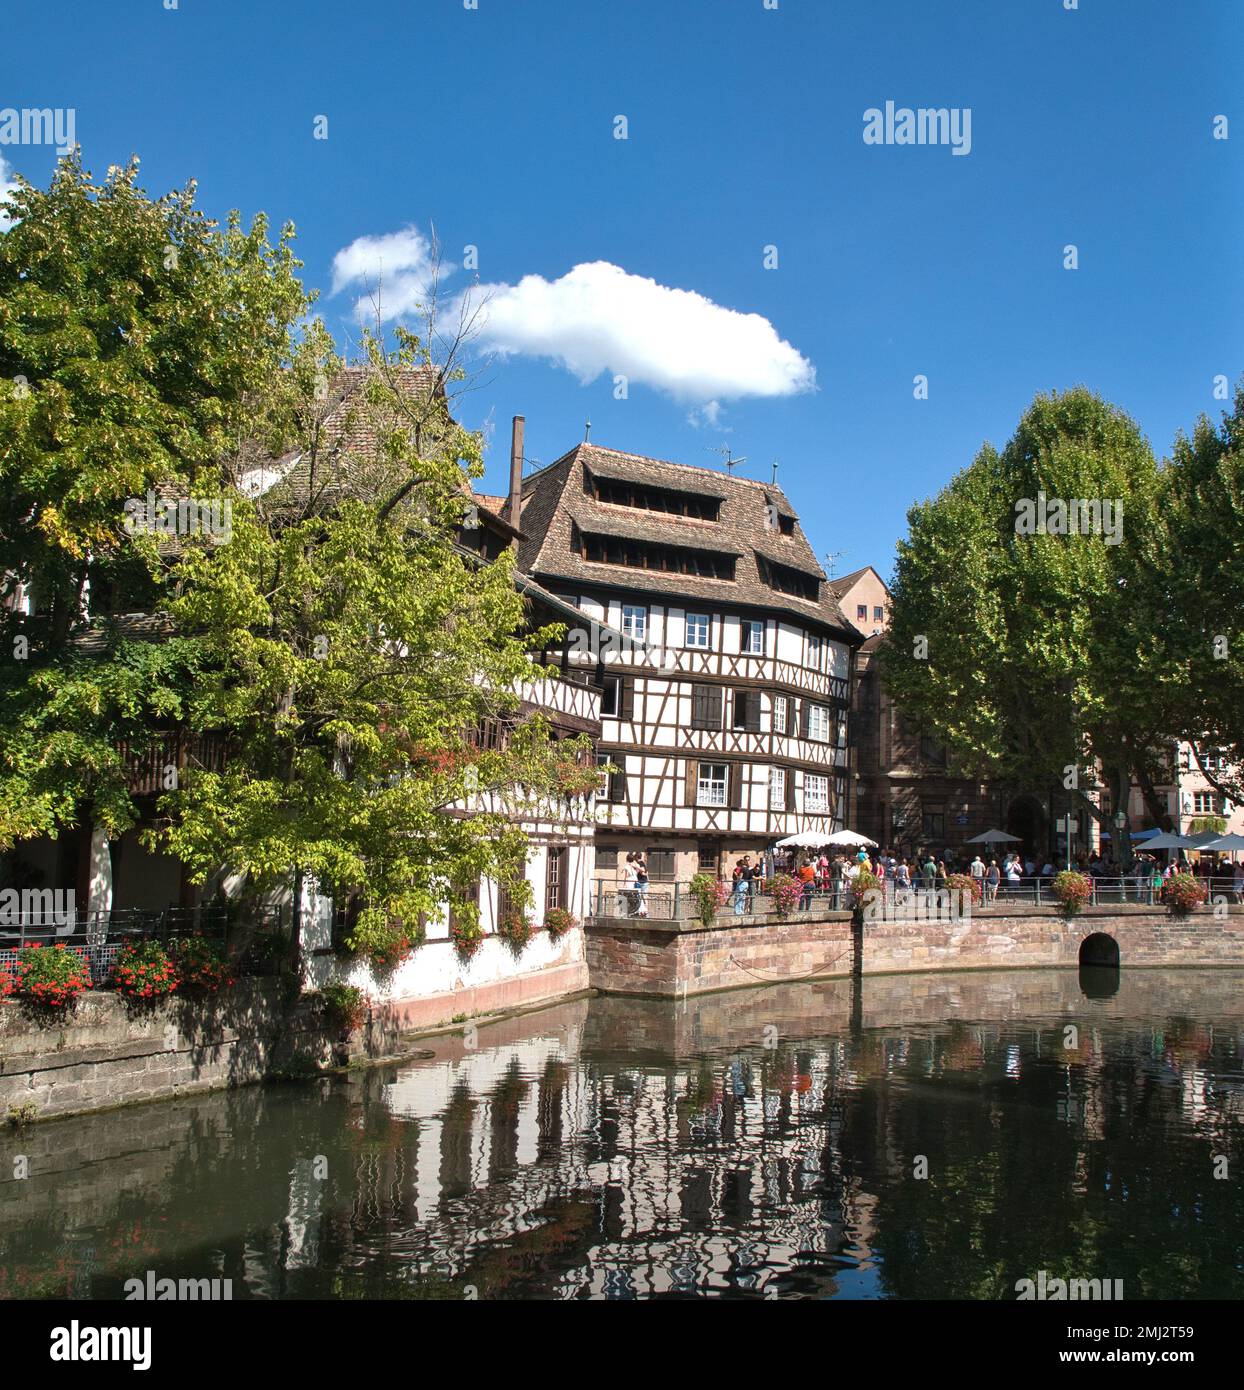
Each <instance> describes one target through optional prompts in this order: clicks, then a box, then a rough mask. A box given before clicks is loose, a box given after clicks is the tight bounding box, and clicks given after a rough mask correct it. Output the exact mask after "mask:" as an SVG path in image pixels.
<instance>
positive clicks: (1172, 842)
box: [1145, 834, 1196, 849]
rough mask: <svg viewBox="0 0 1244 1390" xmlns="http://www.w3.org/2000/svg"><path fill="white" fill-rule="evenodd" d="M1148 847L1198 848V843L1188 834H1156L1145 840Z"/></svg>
mask: <svg viewBox="0 0 1244 1390" xmlns="http://www.w3.org/2000/svg"><path fill="white" fill-rule="evenodd" d="M1145 848H1146V849H1196V845H1195V844H1194V843H1193V842H1192V841H1191V840H1189V839H1188V837H1187V836H1186V835H1170V834H1166V835H1155V836H1154V837H1153V839H1152V840H1146V841H1145Z"/></svg>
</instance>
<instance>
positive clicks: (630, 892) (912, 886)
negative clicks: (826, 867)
mask: <svg viewBox="0 0 1244 1390" xmlns="http://www.w3.org/2000/svg"><path fill="white" fill-rule="evenodd" d="M1089 878H1090V881H1091V883H1092V892H1091V894H1090V897H1089V905H1090V906H1094V907H1095V906H1110V905H1118V904H1131V905H1133V906H1137V905H1139V906H1146V907H1160V906H1162V903H1163V900H1162V884H1161V883H1160V882H1159V883H1157V884H1155V883H1154V882H1153V878H1152V875H1151V874H1126V875H1121V876H1120V875H1116V876H1113V877H1104V876H1102V877H1093V876H1092V875H1090V876H1089ZM1197 880H1198V882H1200V883H1202V884H1204V885H1205V887H1206V889H1207V890H1208V893H1209V899H1210V902H1211V903H1212V902H1216V901H1225V902H1227V903H1228V904H1231V905H1241V904H1244V891H1241V892H1238V893H1237V892H1236V890H1235V880H1234V877H1231V878H1223V877H1218V878H1202V877H1200V876H1199V875H1198V876H1197ZM725 886H726V887H727V889H728V890H729V896H728V897H727V898H726V900H725V902H724V903H723V904H722V906H721V907H720V908H719V909H718V912H717V915H718V916H719V917H727V916H747V915H753V914H755V913H767V912H770V911H772V906H773V903H772V898H771V897H770V896H769V895H768V894H766V893H765V892H763V890H762V889H761V888H760V886H759V885H758V884H753V885H752V887H751V889H750V891H747V892H744V893H739V892H737V890H736V889H735V888H734V887H733V886H732V885H730V884H729V883H727V884H726V885H725ZM944 887H945V884H944V883H942V884H938V883H932V884H929V885H926V884H925V882H924V879H923V878H922V877H920V876H917V877H916V878H915V879H914V880H912V881H911V882H910V883H908V884H906V885H904V884H901V883H900V882H899V881H898V880H896V879H893V878H887V879H885V880H884V881H883V883H882V888H883V891H884V894H885V899H884V906H885V908H886V909H888V908H891V907H893V906H895V905H896V904H898V905H902V904H904V903H906V902H914V901H915V900H916V899H917V898H918V897H919V895H922V894H924V893H926V892H927V891H928V890H929V889H930V888H931V889H933V890H934V891H936V890H938V889H944ZM982 890H983V892H984V901H983V902H982V903H980V904H976V905H974V907H973V910H974V911H977V912H980V911H988V910H989V909H991V908H997V909H1006V908H1014V907H1020V906H1030V907H1034V908H1049V907H1054V906H1056V905H1057V902H1058V900H1057V898H1056V897H1055V896H1054V878H1053V877H1052V876H1046V877H1042V876H1039V875H1038V876H1035V877H1025V878H1019V879H1009V880H1008V879H1002V880H1001V881H1000V882H999V883H998V884H997V885H990V884H989V883H983V884H982ZM591 901H592V915H593V916H595V917H598V918H627V919H635V920H642V919H643V918H645V917H646V918H648V919H649V920H655V921H665V922H677V921H687V920H693V919H697V918H698V917H699V915H700V908H699V902H698V900H697V899H696V897H695V896H694V894H692V892H691V891H690V886H689V884H687V883H654V882H651V881H650V882H649V883H648V885H647V887H646V888H644V889H643V890H640V889H637V888H632V887H627V886H626V885H625V884H623V883H620V882H615V881H613V880H610V879H596V880H594V881H593V884H592V896H591ZM806 901H807V908H805V906H804V903H803V902H801V903H800V904H799V906H798V907H796V908H795V912H800V911H804V910H810V909H811V908H814V907H819V908H820V910H821V911H832V912H844V911H850V909H851V907H852V900H851V892H850V880H841V879H838V880H831V881H830V883H829V885H828V886H823V885H821V884H819V883H818V884H817V885H815V886H814V887H813V890H812V892H811V894H810V895H808V897H807V899H806Z"/></svg>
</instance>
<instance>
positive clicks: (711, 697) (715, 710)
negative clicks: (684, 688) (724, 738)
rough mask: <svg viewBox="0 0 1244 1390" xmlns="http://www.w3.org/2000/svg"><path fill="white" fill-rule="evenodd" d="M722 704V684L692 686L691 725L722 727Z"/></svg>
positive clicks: (701, 727) (710, 727)
mask: <svg viewBox="0 0 1244 1390" xmlns="http://www.w3.org/2000/svg"><path fill="white" fill-rule="evenodd" d="M721 704H722V701H721V686H719V685H693V686H692V687H691V727H692V728H693V729H720V728H721Z"/></svg>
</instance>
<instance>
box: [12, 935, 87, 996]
mask: <svg viewBox="0 0 1244 1390" xmlns="http://www.w3.org/2000/svg"><path fill="white" fill-rule="evenodd" d="M12 973H13V986H12V992H13V993H14V994H18V995H21V996H22V997H23V998H26V999H28V1000H30V1002H31V1003H33V1004H41V1005H42V1006H43V1007H45V1008H49V1009H63V1008H65V1007H66V1006H67V1005H69V1004H72V1003H73V1001H74V1000H75V999H77V997H78V995H80V994H81V993H82V991H83V990H84V989H90V987H91V972H90V967H89V966H88V965H87V963H86V961H85V959H84V958H83V956H82V954H81V952H79V951H77V950H72V951H71V950H69V949H68V948H67V947H66V946H65V943H64V942H63V941H59V942H57V943H56V945H55V946H27V947H26V948H25V949H24V950H23V951H22V952H21V954H20V955H19V956H18V958H17V964H16V965H15V966H14V967H13V972H12Z"/></svg>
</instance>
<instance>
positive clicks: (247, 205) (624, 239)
mask: <svg viewBox="0 0 1244 1390" xmlns="http://www.w3.org/2000/svg"><path fill="white" fill-rule="evenodd" d="M164 2H165V0H114V3H110V4H108V5H101V4H98V3H94V2H93V0H61V3H58V4H56V5H55V6H46V5H45V6H34V5H28V6H21V7H10V8H9V9H8V12H7V13H6V16H5V29H6V42H5V45H4V55H3V58H0V76H2V77H3V83H2V84H0V107H17V108H21V107H26V106H39V107H45V106H52V107H58V106H63V107H73V108H74V110H75V112H76V133H77V137H78V139H79V140H80V141H81V143H82V146H83V152H84V158H85V160H86V163H87V165H88V167H90V168H93V169H94V170H95V171H96V172H97V173H102V171H103V170H104V169H105V167H106V166H107V165H108V164H110V163H120V162H123V161H124V160H125V158H126V157H127V156H128V155H129V154H130V153H131V152H135V153H137V154H139V155H140V157H141V159H142V164H143V183H144V184H145V186H146V187H147V188H148V190H149V191H151V192H152V193H159V192H163V191H165V190H166V189H167V188H169V187H172V186H175V185H179V184H181V183H182V182H184V181H185V180H186V179H187V178H189V177H194V178H196V179H197V180H198V182H199V191H200V200H201V203H202V205H203V206H204V207H205V208H206V210H207V211H208V212H209V213H210V214H212V215H215V216H222V215H223V214H224V213H225V212H226V211H227V210H228V209H229V208H231V207H238V208H240V209H241V210H242V212H243V214H244V215H245V216H247V217H249V216H250V215H252V214H253V213H255V212H256V211H258V210H266V211H267V212H268V213H269V214H270V215H271V217H272V218H273V220H274V221H275V222H277V223H280V222H282V221H284V220H287V219H289V220H292V221H294V223H295V224H296V226H297V228H298V232H299V242H298V245H299V253H300V255H301V258H302V259H303V260H304V262H305V269H304V272H303V274H304V278H305V279H306V281H307V283H308V284H311V285H315V286H319V287H320V288H321V289H322V290H323V291H324V297H323V298H322V300H321V306H320V307H321V309H322V311H323V312H324V313H325V316H326V318H327V321H328V323H329V325H330V327H331V328H332V329H333V330H334V332H336V333H337V334H338V335H339V337H340V339H341V341H343V342H344V341H345V339H346V337H347V336H348V335H349V334H351V333H352V332H353V322H354V309H353V306H354V303H355V300H356V298H357V297H358V292H359V290H360V288H361V285H362V283H363V282H362V281H360V280H355V281H354V282H347V283H346V284H345V285H344V287H343V288H342V289H340V290H339V292H338V293H336V294H330V293H329V292H330V290H331V289H332V286H333V281H334V274H333V263H334V257H336V256H337V254H338V253H339V252H340V251H342V250H343V248H346V247H348V246H351V245H352V244H354V243H357V242H358V241H359V239H360V238H378V237H386V236H391V235H392V234H395V233H403V232H404V237H402V238H399V239H398V240H397V241H395V242H389V243H381V244H380V247H379V248H377V247H375V246H372V248H371V249H372V252H373V254H375V253H377V252H378V250H379V251H380V252H383V254H385V255H387V256H388V257H389V260H388V262H386V263H385V264H386V269H385V283H386V285H393V286H394V287H400V284H401V278H400V275H398V276H396V277H395V276H394V275H392V274H390V271H391V270H392V269H394V262H395V258H396V257H397V256H398V252H400V251H401V250H402V249H403V248H405V250H406V251H407V253H408V255H409V258H410V259H411V261H412V264H411V265H410V266H409V268H408V273H409V274H410V275H413V276H416V277H417V276H418V274H419V267H418V265H417V264H414V262H417V260H418V254H417V252H412V248H417V246H418V239H417V237H416V234H415V233H414V232H412V231H409V230H407V229H411V228H414V229H417V230H418V232H419V233H422V234H426V233H427V232H428V231H429V229H430V228H431V227H433V226H435V229H436V233H437V235H438V237H439V239H440V241H441V244H442V247H443V254H444V256H445V258H446V260H447V261H449V262H453V263H458V262H460V261H461V260H462V257H463V248H464V247H465V246H466V245H468V244H469V245H474V246H476V247H478V262H479V264H478V274H479V279H480V280H481V281H482V282H484V283H486V284H488V285H491V286H495V287H497V289H496V290H495V292H494V293H495V296H496V298H495V301H494V302H495V304H496V306H497V313H498V315H499V316H501V317H506V319H507V322H506V325H505V326H503V327H501V328H498V329H496V330H495V333H494V339H493V342H494V346H500V347H508V348H511V349H515V348H519V349H521V350H517V351H513V352H512V353H511V355H509V356H507V357H504V358H497V359H496V360H494V362H493V364H492V366H491V367H490V368H489V370H488V372H487V374H486V378H485V382H484V385H483V386H482V388H481V389H479V390H477V391H474V392H472V393H471V395H470V396H469V397H468V398H466V400H465V402H464V406H463V409H462V411H461V413H462V415H463V418H464V422H465V423H467V424H469V425H471V426H473V427H477V428H479V427H483V426H485V424H486V423H487V422H488V421H491V422H492V426H493V428H494V430H495V434H494V436H493V443H492V445H491V448H490V452H489V471H488V475H487V479H486V485H487V486H488V487H489V488H490V490H493V491H501V490H503V489H504V477H505V472H506V460H507V454H508V436H509V421H510V417H511V415H513V414H515V413H521V414H524V415H525V416H526V419H527V448H526V452H527V455H528V457H529V458H530V459H532V460H535V461H537V462H539V463H547V462H551V461H552V460H553V459H554V458H556V457H557V456H558V455H559V454H561V453H562V452H564V451H565V450H566V449H567V448H569V447H571V446H572V445H573V444H574V443H575V442H576V441H577V440H579V439H581V438H582V437H583V432H584V421H585V419H587V418H589V417H590V419H591V420H592V438H593V440H594V441H596V442H599V443H602V444H605V445H609V446H611V447H615V448H621V449H627V450H631V451H634V452H637V453H647V454H652V455H655V456H657V457H662V458H673V459H677V460H680V461H682V462H686V463H695V464H701V465H710V466H720V463H721V459H720V456H719V455H718V454H717V453H713V452H709V450H711V449H719V448H721V447H723V446H726V445H728V446H729V447H730V448H731V449H732V450H733V452H734V454H735V455H743V456H746V458H747V459H748V463H747V464H746V465H744V468H743V472H744V473H745V474H747V475H749V476H752V477H763V478H766V479H767V478H768V477H769V476H770V475H771V464H772V461H773V460H774V459H775V458H776V459H778V460H780V466H779V473H778V477H779V481H780V482H781V483H782V484H783V486H784V487H785V488H786V490H787V492H788V493H789V494H790V496H791V498H792V500H793V501H794V502H795V504H796V507H797V508H798V510H799V511H800V512H801V515H802V518H803V521H804V525H805V527H806V529H807V530H808V532H809V534H810V536H811V539H812V542H813V544H814V546H815V547H816V549H817V551H818V553H820V554H821V555H825V554H826V553H827V552H830V551H839V552H844V553H843V554H841V555H840V556H839V557H838V558H837V559H836V560H835V564H836V566H837V572H838V573H844V572H846V571H847V570H849V569H854V568H857V567H859V566H861V565H864V564H868V563H873V564H875V565H876V566H877V568H878V569H880V570H881V571H882V573H883V574H887V575H888V573H889V570H890V566H891V563H892V558H893V550H894V543H895V540H896V539H897V538H898V537H899V536H900V535H901V534H903V532H904V530H905V512H906V509H907V507H908V506H909V505H910V503H911V501H912V500H913V499H915V498H922V497H925V496H927V495H930V494H932V493H934V492H936V491H937V490H938V489H939V488H940V487H941V486H942V484H943V483H944V482H945V481H946V480H947V479H948V478H949V477H950V476H951V475H952V474H953V473H954V472H955V471H956V470H958V469H959V468H961V467H963V466H964V465H965V464H967V463H968V462H969V461H970V460H971V458H972V455H973V453H974V452H975V450H976V449H977V448H978V447H979V445H980V443H981V441H982V440H984V439H991V440H993V441H994V442H995V443H998V444H1001V443H1002V442H1003V441H1004V440H1005V438H1006V437H1007V436H1008V435H1009V433H1010V432H1011V430H1012V428H1013V426H1014V424H1015V422H1016V420H1017V419H1018V416H1019V414H1020V413H1021V411H1022V410H1023V408H1024V406H1025V405H1026V404H1027V402H1028V401H1029V400H1030V399H1031V398H1032V396H1033V395H1034V394H1035V393H1036V392H1038V391H1043V390H1049V389H1052V388H1059V387H1067V386H1070V385H1073V384H1076V383H1081V382H1082V383H1085V384H1087V385H1088V386H1090V387H1091V388H1093V389H1094V390H1097V391H1100V392H1101V393H1102V394H1103V395H1105V396H1106V397H1107V398H1109V399H1111V400H1113V401H1115V402H1116V403H1118V404H1119V405H1121V406H1122V407H1123V408H1125V409H1126V410H1128V411H1129V412H1130V413H1131V414H1132V415H1133V416H1134V417H1135V418H1136V419H1137V421H1138V422H1139V424H1140V425H1141V427H1142V429H1143V430H1144V431H1145V432H1146V433H1147V434H1148V436H1149V438H1150V440H1151V442H1152V444H1153V446H1154V448H1155V450H1156V451H1157V452H1158V453H1159V454H1160V455H1161V454H1164V453H1166V452H1167V451H1168V450H1169V448H1170V445H1171V441H1172V439H1173V436H1174V433H1175V431H1176V430H1177V429H1179V428H1180V427H1186V426H1188V425H1190V424H1191V423H1192V421H1193V420H1194V419H1195V418H1196V416H1197V415H1198V414H1199V413H1201V412H1202V411H1204V412H1208V413H1210V414H1211V415H1213V416H1215V417H1216V416H1217V413H1218V411H1219V410H1220V409H1221V404H1220V403H1219V402H1216V401H1215V400H1214V398H1213V382H1214V378H1215V376H1217V375H1218V374H1225V375H1227V376H1228V377H1230V378H1231V380H1232V381H1235V380H1236V379H1237V378H1238V377H1239V376H1240V374H1241V372H1242V371H1244V352H1242V347H1244V333H1242V332H1241V324H1244V312H1242V310H1244V270H1242V269H1241V253H1240V230H1241V228H1242V227H1244V104H1242V103H1241V102H1240V100H1239V94H1240V92H1241V90H1242V87H1241V83H1240V78H1239V74H1240V73H1241V72H1242V71H1244V39H1242V37H1241V33H1242V31H1241V26H1240V23H1239V20H1240V9H1239V4H1238V0H1181V2H1180V3H1178V4H1175V3H1170V0H1080V3H1079V5H1078V8H1076V9H1075V10H1071V11H1068V10H1066V9H1065V8H1064V0H955V3H951V0H940V2H939V0H895V3H867V4H863V3H847V2H846V0H779V5H778V8H777V9H776V10H766V9H765V8H764V3H763V0H626V2H625V3H624V2H623V0H575V3H573V4H572V3H568V2H567V0H522V2H521V3H520V2H519V0H479V2H478V8H477V9H475V10H469V9H467V8H466V7H465V6H464V4H463V0H355V3H353V4H351V5H347V6H343V5H340V4H330V3H327V2H326V0H302V3H299V4H297V5H294V4H284V3H273V2H272V0H247V2H246V3H243V0H210V3H209V0H179V3H178V7H177V8H176V9H175V10H166V9H165V8H164V7H163V4H164ZM887 101H893V102H894V103H895V105H896V106H899V107H902V106H909V107H921V106H925V107H946V108H958V109H964V108H967V109H970V111H971V136H972V143H971V151H970V153H969V154H966V155H963V156H959V155H955V154H954V153H953V152H952V150H951V149H950V148H948V147H946V146H944V145H941V146H939V145H925V146H899V145H867V144H865V143H864V140H863V129H864V112H865V111H866V110H867V109H868V108H871V107H884V105H885V103H886V102H887ZM321 115H323V116H327V118H328V138H327V139H326V140H316V139H314V138H313V123H314V121H315V118H316V117H317V116H321ZM618 115H625V116H626V118H627V122H628V138H627V139H626V140H624V141H623V140H618V139H615V138H614V129H615V125H614V120H615V117H616V116H618ZM1219 115H1225V116H1227V117H1228V119H1229V121H1230V127H1229V129H1230V138H1229V139H1227V140H1215V139H1214V138H1212V134H1213V131H1212V123H1213V121H1214V118H1215V117H1216V116H1219ZM0 157H3V158H4V159H6V160H7V162H8V165H9V169H10V171H12V170H14V169H15V170H18V171H20V172H21V173H22V174H24V175H25V176H26V177H28V178H30V179H32V180H33V181H35V182H39V183H42V182H45V181H46V179H47V177H48V175H49V173H50V171H51V166H52V160H53V157H54V156H53V154H52V152H51V151H50V150H48V149H47V148H41V147H32V146H0ZM1067 244H1074V245H1075V246H1076V247H1077V248H1078V255H1079V269H1077V270H1074V271H1071V270H1066V269H1064V268H1063V248H1064V246H1065V245H1067ZM766 246H775V247H776V248H777V261H778V264H777V268H776V269H765V266H764V248H765V247H766ZM386 247H387V250H386V249H385V248H386ZM367 249H368V243H363V244H362V246H361V247H356V253H355V259H356V261H359V262H360V263H363V264H365V263H366V262H367V255H366V254H365V253H366V252H367ZM600 262H604V263H608V264H609V265H612V266H616V267H618V268H620V269H619V272H616V273H614V272H610V273H606V272H605V271H603V270H599V269H598V270H596V271H590V270H589V271H586V272H584V271H580V272H577V273H576V274H574V275H571V272H572V271H574V268H575V267H584V266H587V267H591V266H593V265H595V264H596V263H600ZM623 272H624V273H625V275H626V276H631V277H638V278H637V279H635V280H630V279H624V278H622V273H623ZM568 275H569V276H570V277H571V278H570V279H569V280H565V279H563V277H567V276H568ZM610 275H612V277H613V279H612V281H610ZM524 277H540V278H539V279H536V280H529V281H527V282H525V284H524V285H522V286H520V282H523V280H524ZM472 278H473V277H472V275H471V274H470V273H469V272H467V271H464V270H458V271H457V272H456V273H455V274H453V275H450V276H449V277H448V278H447V279H446V282H445V287H446V290H447V291H448V290H453V291H457V290H460V289H463V288H465V287H466V286H467V284H468V283H469V282H470V280H471V279H472ZM645 280H650V281H652V282H655V284H654V285H652V286H645V285H644V284H643V283H642V282H643V281H645ZM516 286H520V288H519V289H515V287H516ZM675 291H684V292H692V293H693V294H694V295H695V296H699V297H700V298H697V299H691V298H688V296H687V295H686V294H683V295H678V294H675V293H674V292H675ZM399 298H400V295H399ZM649 308H651V310H652V312H651V313H650V312H649ZM725 311H736V312H735V313H734V314H731V313H727V312H725ZM741 314H746V315H756V316H759V318H756V319H741V318H739V317H738V315H741ZM628 316H630V319H631V320H633V321H634V322H635V323H636V327H635V328H634V329H632V328H631V327H630V326H629V321H628ZM654 325H655V326H654ZM548 353H551V354H555V355H559V356H562V357H568V358H569V359H570V360H571V361H573V362H575V363H577V364H578V366H579V367H580V369H581V370H582V371H590V370H593V369H594V368H597V367H599V368H601V372H600V375H599V376H597V377H596V379H595V380H593V381H590V382H588V383H586V384H584V383H583V382H582V381H581V380H580V379H579V376H577V375H576V374H575V373H574V372H572V371H569V370H567V369H566V367H565V366H563V365H558V364H557V363H556V362H555V361H552V360H549V358H548V357H547V356H546V355H543V354H548ZM624 357H625V359H626V362H625V368H626V374H627V375H628V376H629V377H630V382H629V386H628V393H627V398H626V399H624V400H618V399H615V388H614V380H613V377H614V373H615V372H616V371H619V370H622V368H620V367H618V366H617V362H618V361H621V360H622V359H623V358H624ZM705 363H708V364H709V365H707V366H705V365H704V364H705ZM813 371H814V373H815V386H814V388H813V389H808V388H809V387H810V386H811V383H812V372H813ZM917 374H924V375H926V376H927V377H928V382H929V388H928V399H927V400H916V399H914V398H913V378H914V377H915V376H916V375H917Z"/></svg>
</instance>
